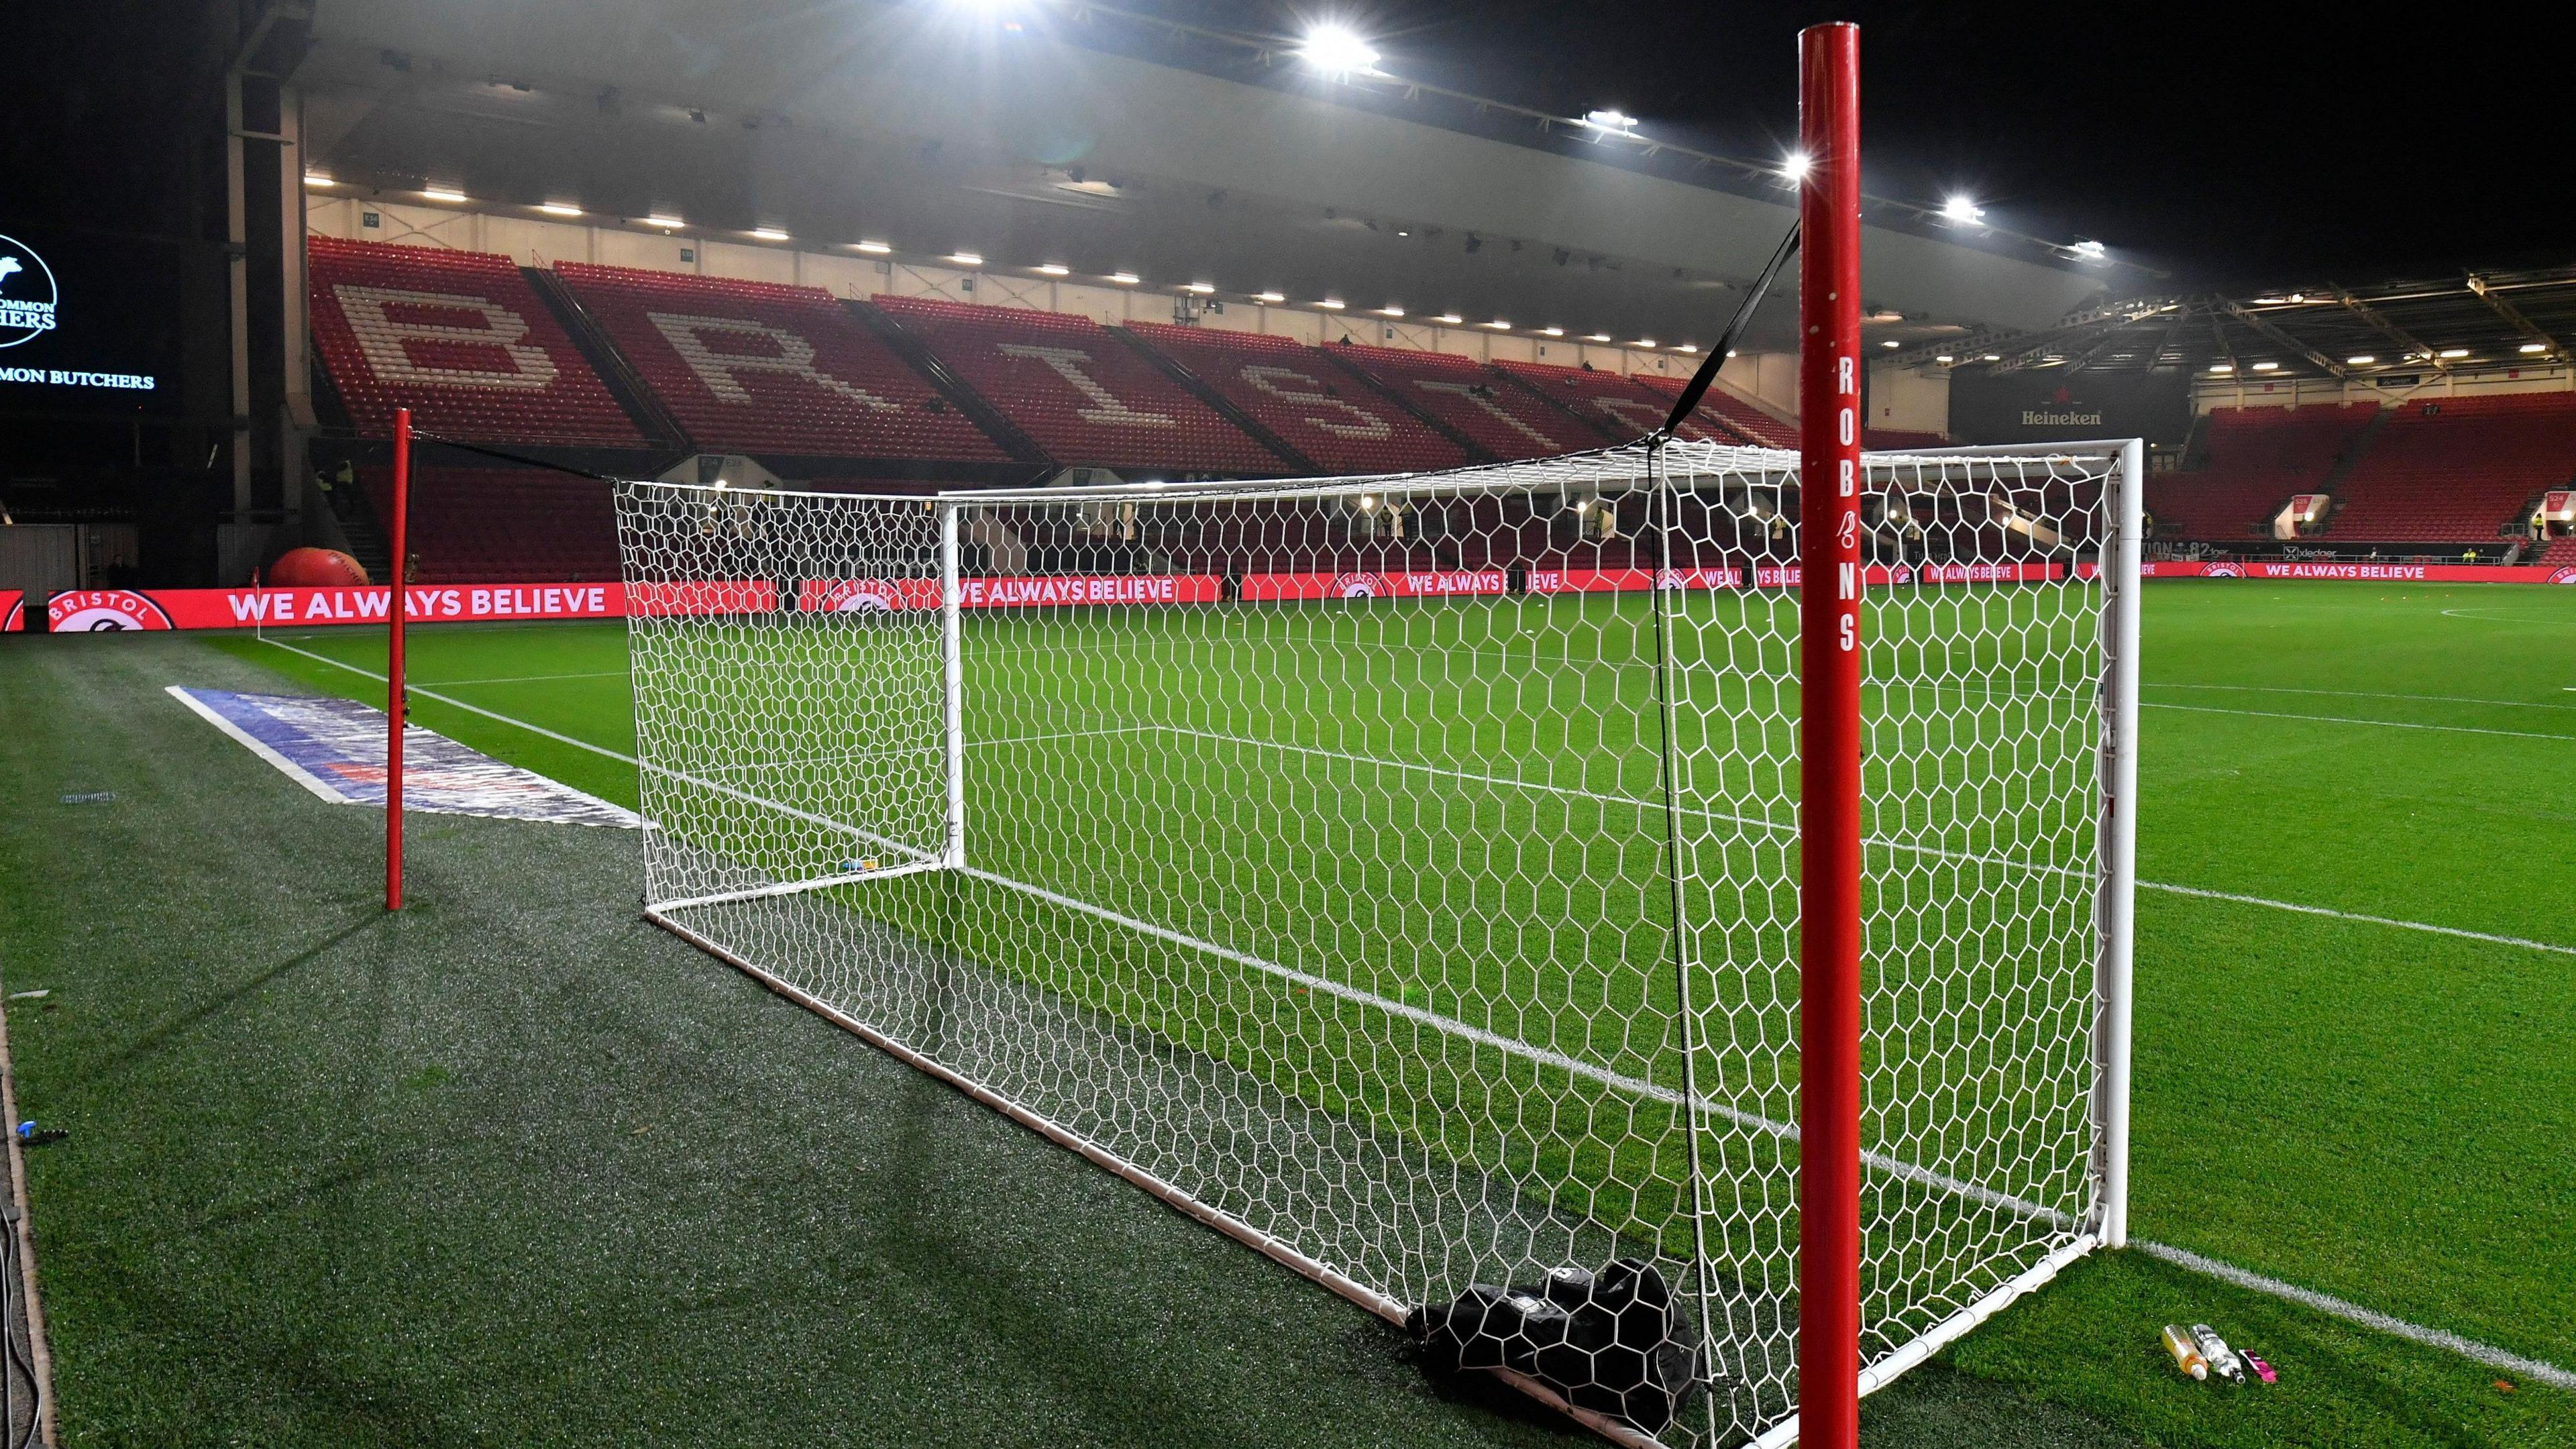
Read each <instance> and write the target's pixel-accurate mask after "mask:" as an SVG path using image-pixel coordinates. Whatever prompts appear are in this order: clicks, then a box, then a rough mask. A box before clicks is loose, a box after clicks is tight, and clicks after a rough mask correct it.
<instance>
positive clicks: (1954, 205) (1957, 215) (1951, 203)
mask: <svg viewBox="0 0 2576 1449" xmlns="http://www.w3.org/2000/svg"><path fill="white" fill-rule="evenodd" d="M1941 215H1942V217H1943V218H1945V219H1946V220H1949V221H1955V222H1958V223H1959V224H1960V225H1962V226H1966V225H1970V224H1972V223H1975V222H1978V221H1982V220H1984V219H1985V215H1986V213H1985V212H1984V210H1983V209H1981V208H1980V207H1978V205H1977V204H1976V203H1975V202H1973V201H1971V200H1969V199H1968V198H1966V197H1964V196H1953V197H1951V198H1950V199H1949V200H1947V201H1944V202H1942V203H1941Z"/></svg>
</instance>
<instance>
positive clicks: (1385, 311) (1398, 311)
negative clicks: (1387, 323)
mask: <svg viewBox="0 0 2576 1449" xmlns="http://www.w3.org/2000/svg"><path fill="white" fill-rule="evenodd" d="M1377 315H1379V316H1381V317H1401V316H1403V315H1404V309H1403V308H1402V307H1397V306H1392V305H1389V306H1385V307H1380V308H1378V309H1377Z"/></svg>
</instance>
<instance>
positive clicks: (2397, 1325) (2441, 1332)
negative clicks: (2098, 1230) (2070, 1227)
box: [2129, 1238, 2576, 1389]
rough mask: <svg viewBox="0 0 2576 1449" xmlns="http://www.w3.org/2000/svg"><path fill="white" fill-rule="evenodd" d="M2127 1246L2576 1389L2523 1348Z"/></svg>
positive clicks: (2146, 1245) (2208, 1261)
mask: <svg viewBox="0 0 2576 1449" xmlns="http://www.w3.org/2000/svg"><path fill="white" fill-rule="evenodd" d="M2129 1246H2130V1247H2133V1248H2135V1249H2137V1250H2138V1251H2139V1252H2141V1253H2144V1254H2146V1255H2147V1256H2148V1257H2150V1258H2161V1259H2163V1260H2164V1261H2165V1262H2168V1263H2171V1264H2173V1265H2174V1266H2175V1267H2177V1268H2188V1269H2190V1270H2191V1271H2192V1272H2195V1273H2201V1274H2206V1275H2207V1276H2209V1277H2212V1278H2215V1279H2217V1280H2218V1281H2220V1282H2222V1283H2232V1284H2234V1285H2236V1286H2237V1287H2239V1288H2247V1289H2251V1290H2253V1291H2254V1292H2256V1293H2268V1294H2270V1295H2271V1296H2272V1297H2275V1298H2279V1299H2282V1300H2284V1301H2287V1302H2290V1303H2296V1304H2298V1305H2299V1306H2300V1307H2302V1308H2312V1309H2314V1310H2316V1311H2317V1312H2319V1313H2324V1314H2328V1315H2330V1316H2332V1317H2335V1318H2340V1319H2343V1320H2345V1321H2346V1322H2348V1323H2358V1324H2360V1325H2362V1326H2363V1327H2365V1328H2375V1329H2377V1330H2379V1331H2380V1332H2382V1333H2385V1334H2388V1335H2390V1336H2391V1337H2395V1338H2402V1339H2406V1340H2408V1341H2409V1342H2412V1343H2420V1344H2424V1345H2426V1346H2427V1347H2431V1348H2442V1349H2448V1350H2450V1351H2451V1352H2453V1353H2456V1354H2458V1355H2460V1356H2461V1357H2462V1358H2468V1359H2475V1360H2476V1361H2477V1362H2479V1363H2482V1364H2485V1365H2487V1366H2489V1367H2490V1368H2500V1369H2504V1370H2507V1371H2509V1372H2512V1373H2517V1374H2520V1375H2522V1376H2523V1377H2524V1378H2527V1379H2533V1380H2536V1381H2538V1382H2540V1383H2544V1384H2547V1385H2549V1386H2550V1387H2552V1388H2559V1389H2576V1372H2570V1371H2569V1370H2567V1369H2563V1368H2560V1367H2559V1366H2558V1365H2556V1364H2554V1363H2549V1362H2547V1361H2545V1360H2542V1359H2536V1358H2525V1357H2523V1356H2522V1355H2521V1354H2518V1353H2513V1352H2510V1351H2508V1350H2505V1349H2501V1348H2497V1347H2495V1346H2494V1345H2492V1344H2485V1343H2480V1342H2478V1341H2477V1340H2476V1339H2474V1338H2463V1337H2461V1336H2460V1335H2459V1334H2456V1333H2453V1332H2451V1331H2450V1330H2448V1329H2442V1328H2426V1327H2424V1326H2423V1325H2422V1324H2419V1323H2409V1322H2407V1321H2406V1320H2405V1319H2403V1318H2397V1317H2394V1316H2392V1315H2390V1314H2386V1313H2382V1312H2380V1311H2379V1310H2377V1309H2375V1308H2364V1307H2362V1306H2361V1305H2360V1304H2358V1303H2352V1302H2348V1301H2346V1300H2344V1299H2341V1298H2337V1297H2335V1296H2334V1295H2333V1294H2331V1293H2319V1292H2317V1291H2316V1290H2315V1289H2313V1288H2302V1287H2300V1286H2299V1285H2297V1284H2296V1283H2284V1282H2282V1281H2281V1280H2280V1279H2278V1278H2266V1277H2264V1276H2263V1275H2262V1274H2260V1273H2249V1272H2247V1271H2246V1270H2244V1269H2242V1268H2239V1267H2237V1266H2236V1265H2235V1264H2233V1263H2222V1262H2220V1261H2219V1260H2218V1259H2216V1258H2206V1257H2203V1256H2201V1255H2200V1254H2198V1253H2195V1252H2192V1251H2191V1250H2190V1249H2188V1248H2176V1247H2172V1246H2169V1245H2167V1244H2164V1243H2150V1242H2148V1241H2146V1240H2145V1239H2143V1238H2132V1239H2130V1240H2129Z"/></svg>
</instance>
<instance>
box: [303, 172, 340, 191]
mask: <svg viewBox="0 0 2576 1449" xmlns="http://www.w3.org/2000/svg"><path fill="white" fill-rule="evenodd" d="M304 184H305V185H307V186H310V187H314V188H315V189H317V190H318V189H320V188H322V187H327V186H337V185H339V184H340V183H339V182H337V181H334V180H332V179H331V178H330V177H328V176H325V175H323V174H322V173H321V172H319V171H307V172H305V173H304Z"/></svg>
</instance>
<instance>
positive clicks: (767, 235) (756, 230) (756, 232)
mask: <svg viewBox="0 0 2576 1449" xmlns="http://www.w3.org/2000/svg"><path fill="white" fill-rule="evenodd" d="M751 234H752V235H753V236H756V237H758V238H760V239H761V240H762V241H789V240H792V238H790V237H789V236H788V235H787V232H786V230H785V229H784V228H782V227H775V226H755V227H753V228H752V229H751Z"/></svg>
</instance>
